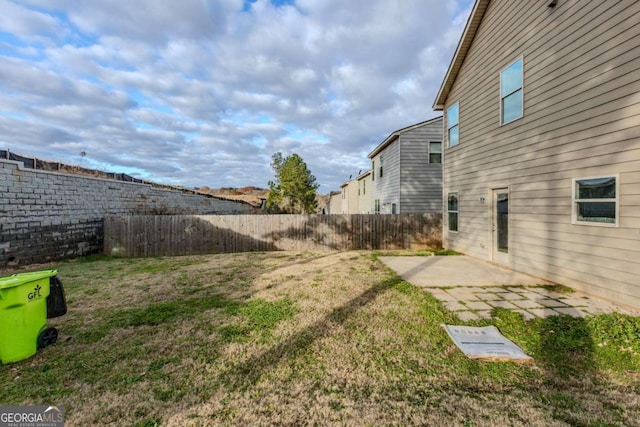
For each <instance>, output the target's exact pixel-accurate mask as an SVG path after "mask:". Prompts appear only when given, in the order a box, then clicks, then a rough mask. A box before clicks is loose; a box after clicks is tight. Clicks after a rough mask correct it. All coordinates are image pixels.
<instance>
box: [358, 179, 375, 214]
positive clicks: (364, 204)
mask: <svg viewBox="0 0 640 427" xmlns="http://www.w3.org/2000/svg"><path fill="white" fill-rule="evenodd" d="M357 180H358V213H361V214H370V213H372V212H373V211H372V210H371V207H372V206H371V200H372V199H371V192H372V191H373V186H372V184H373V181H371V171H370V170H369V171H366V172H364V173H362V174H360V175H359V176H358V178H357Z"/></svg>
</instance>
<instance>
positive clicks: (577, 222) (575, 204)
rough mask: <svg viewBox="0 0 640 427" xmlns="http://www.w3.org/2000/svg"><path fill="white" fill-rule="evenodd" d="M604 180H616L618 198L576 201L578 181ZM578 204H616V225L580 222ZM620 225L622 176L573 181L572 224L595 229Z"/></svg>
mask: <svg viewBox="0 0 640 427" xmlns="http://www.w3.org/2000/svg"><path fill="white" fill-rule="evenodd" d="M602 178H615V179H616V198H615V199H576V181H582V180H585V179H602ZM578 202H600V203H602V202H614V203H615V204H616V220H615V222H614V223H608V222H593V221H580V220H579V219H578ZM619 223H620V175H619V174H611V175H599V176H588V177H580V178H573V179H572V180H571V224H574V225H590V226H593V227H610V228H611V227H614V228H617V227H619Z"/></svg>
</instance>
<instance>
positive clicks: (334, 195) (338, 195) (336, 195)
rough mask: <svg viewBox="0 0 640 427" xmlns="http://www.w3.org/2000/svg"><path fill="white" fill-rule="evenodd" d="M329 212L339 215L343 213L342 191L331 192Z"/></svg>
mask: <svg viewBox="0 0 640 427" xmlns="http://www.w3.org/2000/svg"><path fill="white" fill-rule="evenodd" d="M327 213H328V214H333V215H338V214H341V213H342V191H334V192H331V194H330V196H329V208H328V212H327Z"/></svg>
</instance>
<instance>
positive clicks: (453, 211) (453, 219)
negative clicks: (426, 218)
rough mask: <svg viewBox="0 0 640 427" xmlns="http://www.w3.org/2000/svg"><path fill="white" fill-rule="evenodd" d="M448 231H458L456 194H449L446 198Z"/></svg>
mask: <svg viewBox="0 0 640 427" xmlns="http://www.w3.org/2000/svg"><path fill="white" fill-rule="evenodd" d="M447 213H448V214H449V216H448V218H449V231H458V193H449V195H448V197H447Z"/></svg>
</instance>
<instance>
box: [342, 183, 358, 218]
mask: <svg viewBox="0 0 640 427" xmlns="http://www.w3.org/2000/svg"><path fill="white" fill-rule="evenodd" d="M341 190H342V213H343V214H357V213H359V211H358V201H359V200H358V180H356V179H352V180H351V181H347V182H345V183H344V184H343V185H342V188H341Z"/></svg>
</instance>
